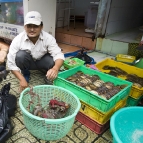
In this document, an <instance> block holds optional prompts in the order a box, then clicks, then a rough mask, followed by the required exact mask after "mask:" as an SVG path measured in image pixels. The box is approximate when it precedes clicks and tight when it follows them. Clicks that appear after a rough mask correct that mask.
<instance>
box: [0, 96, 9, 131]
mask: <svg viewBox="0 0 143 143" xmlns="http://www.w3.org/2000/svg"><path fill="white" fill-rule="evenodd" d="M7 122H8V112H7V106H6V101H5V99H4V98H3V97H1V96H0V133H1V132H2V131H3V129H4V128H5V126H6V124H7Z"/></svg>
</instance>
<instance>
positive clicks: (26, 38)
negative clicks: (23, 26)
mask: <svg viewBox="0 0 143 143" xmlns="http://www.w3.org/2000/svg"><path fill="white" fill-rule="evenodd" d="M39 39H41V40H43V39H44V37H43V31H41V33H40V36H39ZM26 40H29V38H28V36H27V34H26V32H25V36H24V41H26Z"/></svg>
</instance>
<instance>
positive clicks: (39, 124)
mask: <svg viewBox="0 0 143 143" xmlns="http://www.w3.org/2000/svg"><path fill="white" fill-rule="evenodd" d="M29 90H30V88H26V89H25V90H24V91H23V92H22V93H21V95H20V99H19V105H20V109H21V111H22V113H23V118H24V124H25V126H26V128H27V129H28V130H29V132H30V133H31V134H32V135H33V136H35V137H37V138H39V139H42V140H58V139H60V138H62V137H64V136H65V135H66V134H67V133H68V132H69V131H70V129H71V128H72V126H73V124H74V121H75V116H76V115H77V113H78V111H79V109H80V106H81V103H80V101H79V99H78V98H77V97H76V95H74V94H73V93H72V92H70V91H68V90H66V89H64V88H61V87H57V86H53V85H39V86H35V87H34V88H33V91H34V93H36V94H38V95H39V96H40V99H41V104H42V106H43V107H44V106H45V105H47V103H49V101H50V100H51V99H54V98H56V97H57V98H58V99H60V100H61V101H64V102H66V103H68V104H70V108H69V110H68V112H67V114H66V116H65V117H64V118H61V119H45V118H41V117H38V116H35V115H33V114H31V113H30V112H28V110H27V107H28V105H29V100H30V99H31V96H30V95H29V93H28V92H29ZM37 102H38V98H37V100H35V101H34V104H35V105H36V104H37Z"/></svg>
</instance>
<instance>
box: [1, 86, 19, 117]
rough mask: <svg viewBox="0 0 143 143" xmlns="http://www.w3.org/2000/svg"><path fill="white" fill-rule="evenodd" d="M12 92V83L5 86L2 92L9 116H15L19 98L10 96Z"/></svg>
mask: <svg viewBox="0 0 143 143" xmlns="http://www.w3.org/2000/svg"><path fill="white" fill-rule="evenodd" d="M9 91H10V83H8V84H5V85H4V86H3V87H2V89H1V91H0V96H2V97H3V98H5V100H6V102H7V104H6V106H7V111H8V116H9V117H10V116H14V115H15V110H16V108H17V98H16V97H15V96H14V95H12V94H9Z"/></svg>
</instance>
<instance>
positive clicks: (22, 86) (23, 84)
mask: <svg viewBox="0 0 143 143" xmlns="http://www.w3.org/2000/svg"><path fill="white" fill-rule="evenodd" d="M19 83H20V92H22V91H23V90H24V89H25V88H27V87H28V83H27V81H26V80H25V78H24V77H23V79H22V80H20V82H19Z"/></svg>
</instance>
